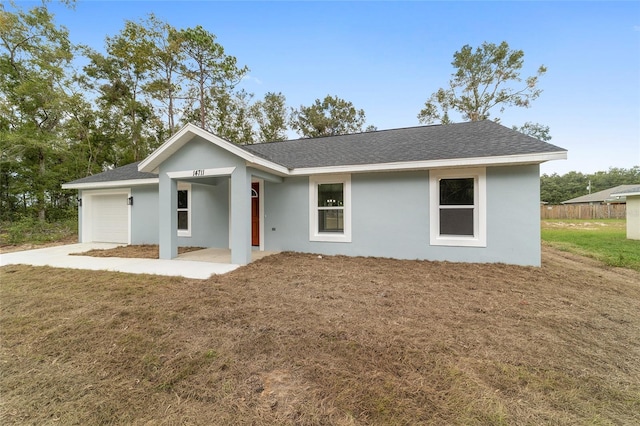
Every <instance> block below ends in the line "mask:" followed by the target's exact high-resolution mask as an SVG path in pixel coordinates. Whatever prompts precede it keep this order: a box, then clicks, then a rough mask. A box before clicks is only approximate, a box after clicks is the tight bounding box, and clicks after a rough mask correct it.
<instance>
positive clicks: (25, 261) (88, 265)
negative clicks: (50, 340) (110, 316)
mask: <svg viewBox="0 0 640 426" xmlns="http://www.w3.org/2000/svg"><path fill="white" fill-rule="evenodd" d="M120 245H122V244H109V243H78V244H70V245H64V246H56V247H46V248H41V249H35V250H25V251H19V252H13V253H5V254H1V255H0V266H6V265H17V264H22V265H33V266H52V267H55V268H71V269H86V270H93V271H114V272H126V273H130V274H152V275H165V276H181V277H185V278H194V279H207V278H209V277H210V276H211V275H214V274H226V273H227V272H231V271H233V270H235V269H237V268H239V267H240V265H234V264H231V263H229V260H227V261H226V262H225V261H224V260H223V259H225V257H224V256H226V254H224V255H223V254H222V253H221V254H220V256H219V257H217V258H216V257H209V256H207V254H206V253H202V254H201V255H202V256H203V257H202V258H201V259H200V260H198V257H200V256H201V255H197V253H199V252H200V251H204V252H206V251H207V250H211V249H207V250H200V251H196V252H192V253H194V254H193V255H192V256H191V257H187V258H180V259H172V260H165V259H133V258H122V257H91V256H70V254H71V253H83V252H86V251H89V250H93V249H110V248H115V247H118V246H120ZM213 250H216V249H213ZM257 253H260V254H262V253H265V254H264V255H263V256H266V255H268V254H271V253H268V254H266V252H257ZM186 254H190V253H186ZM230 258H231V254H230V252H229V254H228V259H230ZM215 259H220V260H215ZM216 262H217V263H216Z"/></svg>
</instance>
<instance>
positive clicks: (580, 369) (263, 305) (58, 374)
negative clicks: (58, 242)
mask: <svg viewBox="0 0 640 426" xmlns="http://www.w3.org/2000/svg"><path fill="white" fill-rule="evenodd" d="M0 280H1V285H0V289H1V290H0V291H1V292H0V301H1V309H0V337H1V339H2V340H1V348H0V363H1V365H2V368H1V369H0V392H1V397H0V399H1V403H0V423H1V424H5V425H7V424H38V425H42V424H55V425H69V424H78V425H87V424H133V425H147V424H154V425H164V424H166V425H175V424H202V425H206V424H243V425H244V424H254V425H271V424H299V425H316V424H335V425H369V424H371V425H383V424H384V425H408V424H433V425H442V424H452V425H456V424H457V425H474V424H476V425H487V424H496V425H500V424H505V425H506V424H517V425H539V424H580V425H582V424H593V425H607V424H615V425H618V424H624V425H631V424H640V273H638V272H636V271H632V270H627V269H613V268H606V267H602V266H601V264H599V263H597V262H596V261H594V260H590V259H586V258H583V257H579V256H576V255H571V254H568V253H564V252H560V251H556V250H553V249H551V248H549V247H545V248H544V258H543V267H542V268H528V267H515V266H506V265H478V264H454V263H446V262H444V263H443V262H417V261H399V260H388V259H374V258H348V257H340V256H338V257H326V256H325V257H323V258H319V257H317V256H313V255H304V254H292V253H282V254H279V255H274V256H270V257H267V258H264V259H262V260H260V261H257V262H255V263H253V264H251V265H249V266H247V267H244V268H240V269H238V270H236V271H234V272H232V273H229V274H227V275H225V276H220V277H215V278H212V279H210V280H208V281H196V280H193V281H191V280H185V279H179V278H164V277H152V276H141V275H137V276H136V275H127V274H121V273H108V272H88V271H77V270H63V269H52V268H41V267H26V266H6V267H4V268H1V269H0Z"/></svg>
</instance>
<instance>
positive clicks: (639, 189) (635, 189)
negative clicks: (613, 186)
mask: <svg viewBox="0 0 640 426" xmlns="http://www.w3.org/2000/svg"><path fill="white" fill-rule="evenodd" d="M623 186H627V185H623ZM639 193H640V186H639V185H632V188H628V189H625V190H622V191H614V192H612V193H611V194H612V195H614V196H624V195H627V194H634V195H635V194H639Z"/></svg>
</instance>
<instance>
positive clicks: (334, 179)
mask: <svg viewBox="0 0 640 426" xmlns="http://www.w3.org/2000/svg"><path fill="white" fill-rule="evenodd" d="M309 240H310V241H333V242H351V175H332V176H311V177H309Z"/></svg>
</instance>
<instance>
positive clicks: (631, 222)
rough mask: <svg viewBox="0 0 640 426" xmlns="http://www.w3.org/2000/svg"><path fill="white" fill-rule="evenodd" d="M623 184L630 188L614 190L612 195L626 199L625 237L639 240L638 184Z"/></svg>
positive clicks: (639, 207) (639, 196)
mask: <svg viewBox="0 0 640 426" xmlns="http://www.w3.org/2000/svg"><path fill="white" fill-rule="evenodd" d="M623 186H631V188H628V189H624V190H621V191H617V192H614V193H613V196H614V197H620V198H625V199H626V200H627V238H628V239H630V240H640V185H623Z"/></svg>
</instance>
